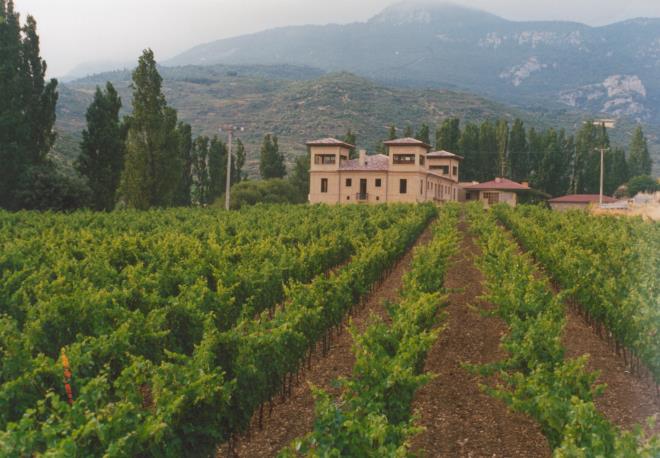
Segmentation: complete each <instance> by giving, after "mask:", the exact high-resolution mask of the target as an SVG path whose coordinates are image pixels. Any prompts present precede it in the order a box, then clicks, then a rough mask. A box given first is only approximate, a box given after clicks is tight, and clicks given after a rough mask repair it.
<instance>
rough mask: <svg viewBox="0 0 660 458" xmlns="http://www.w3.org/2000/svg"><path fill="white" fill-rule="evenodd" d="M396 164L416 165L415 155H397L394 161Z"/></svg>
mask: <svg viewBox="0 0 660 458" xmlns="http://www.w3.org/2000/svg"><path fill="white" fill-rule="evenodd" d="M392 162H394V163H395V164H414V163H415V155H414V154H395V155H394V158H393V160H392Z"/></svg>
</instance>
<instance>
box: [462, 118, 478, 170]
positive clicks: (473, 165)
mask: <svg viewBox="0 0 660 458" xmlns="http://www.w3.org/2000/svg"><path fill="white" fill-rule="evenodd" d="M458 145H459V148H458V150H459V154H460V155H461V156H463V157H464V160H463V163H462V164H461V168H460V175H461V177H460V179H461V181H472V180H478V179H479V170H478V166H479V126H477V125H476V124H473V123H468V124H467V125H466V126H465V129H463V132H462V133H461V139H460V141H459V142H458Z"/></svg>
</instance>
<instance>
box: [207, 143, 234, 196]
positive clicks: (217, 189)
mask: <svg viewBox="0 0 660 458" xmlns="http://www.w3.org/2000/svg"><path fill="white" fill-rule="evenodd" d="M208 151H209V152H208V168H209V180H210V181H209V202H213V200H215V199H217V198H218V197H220V195H222V193H223V192H225V186H226V185H227V146H226V145H225V144H224V143H223V142H222V141H221V140H220V139H219V138H218V137H217V136H214V137H213V139H212V140H211V142H210V143H209V148H208ZM232 159H233V158H232ZM232 162H233V161H232Z"/></svg>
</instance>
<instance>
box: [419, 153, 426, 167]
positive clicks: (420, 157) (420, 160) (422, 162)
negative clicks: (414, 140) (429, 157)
mask: <svg viewBox="0 0 660 458" xmlns="http://www.w3.org/2000/svg"><path fill="white" fill-rule="evenodd" d="M425 160H426V158H425V157H424V156H422V155H420V156H419V165H424V161H425Z"/></svg>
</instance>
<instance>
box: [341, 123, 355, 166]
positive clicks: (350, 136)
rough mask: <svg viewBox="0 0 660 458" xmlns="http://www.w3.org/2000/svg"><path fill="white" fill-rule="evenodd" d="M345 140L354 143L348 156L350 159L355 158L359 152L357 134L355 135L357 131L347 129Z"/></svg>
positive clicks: (350, 143)
mask: <svg viewBox="0 0 660 458" xmlns="http://www.w3.org/2000/svg"><path fill="white" fill-rule="evenodd" d="M343 141H345V142H346V143H348V144H349V145H354V146H353V148H351V149H350V150H349V152H348V157H349V159H355V158H357V156H358V153H357V147H356V146H355V145H357V136H356V135H355V132H353V131H352V130H351V129H350V128H349V129H348V130H347V131H346V135H344V138H343Z"/></svg>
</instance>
